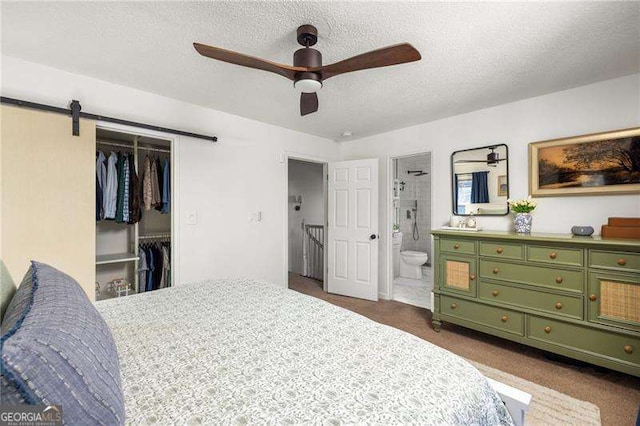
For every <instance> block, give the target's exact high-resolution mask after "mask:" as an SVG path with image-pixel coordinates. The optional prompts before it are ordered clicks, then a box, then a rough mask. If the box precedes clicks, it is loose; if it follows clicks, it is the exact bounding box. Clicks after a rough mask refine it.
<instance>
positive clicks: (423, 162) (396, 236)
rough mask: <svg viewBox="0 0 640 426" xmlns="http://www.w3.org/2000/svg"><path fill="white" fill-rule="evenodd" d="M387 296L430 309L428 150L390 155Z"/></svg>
mask: <svg viewBox="0 0 640 426" xmlns="http://www.w3.org/2000/svg"><path fill="white" fill-rule="evenodd" d="M390 166H391V173H390V175H391V182H390V183H391V203H390V207H391V211H390V212H389V217H390V219H391V222H392V223H391V226H392V228H391V229H392V238H391V263H390V264H391V265H392V267H391V269H392V273H391V274H390V275H391V276H390V285H389V290H390V296H391V299H393V300H396V301H398V302H402V303H407V304H410V305H414V306H419V307H422V308H426V309H431V307H432V306H431V300H432V297H431V292H432V289H433V277H432V272H431V271H432V268H431V259H432V256H431V211H432V201H431V193H432V191H431V170H432V165H431V153H430V152H425V153H418V154H412V155H408V156H402V157H396V158H392V159H391V165H390Z"/></svg>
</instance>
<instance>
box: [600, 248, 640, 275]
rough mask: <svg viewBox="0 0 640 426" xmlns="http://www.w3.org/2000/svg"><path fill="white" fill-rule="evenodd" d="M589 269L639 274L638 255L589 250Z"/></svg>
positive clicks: (639, 262)
mask: <svg viewBox="0 0 640 426" xmlns="http://www.w3.org/2000/svg"><path fill="white" fill-rule="evenodd" d="M589 266H590V267H591V268H605V269H615V270H617V271H633V272H640V253H629V252H607V251H600V250H589Z"/></svg>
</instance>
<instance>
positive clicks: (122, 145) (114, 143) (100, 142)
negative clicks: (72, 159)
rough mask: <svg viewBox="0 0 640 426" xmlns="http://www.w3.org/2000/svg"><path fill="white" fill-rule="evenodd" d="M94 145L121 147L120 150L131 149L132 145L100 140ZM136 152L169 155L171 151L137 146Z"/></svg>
mask: <svg viewBox="0 0 640 426" xmlns="http://www.w3.org/2000/svg"><path fill="white" fill-rule="evenodd" d="M96 143H97V144H98V145H108V146H116V147H121V148H128V149H133V145H127V144H123V143H117V142H110V141H106V140H100V139H98V140H96ZM138 150H144V151H154V152H166V153H168V154H171V151H170V150H168V149H160V148H151V147H146V146H138Z"/></svg>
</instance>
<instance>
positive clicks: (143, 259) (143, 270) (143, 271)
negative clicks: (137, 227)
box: [138, 247, 149, 293]
mask: <svg viewBox="0 0 640 426" xmlns="http://www.w3.org/2000/svg"><path fill="white" fill-rule="evenodd" d="M138 258H139V259H138V293H143V292H144V291H145V290H146V283H147V273H148V272H149V266H147V253H146V252H145V250H144V249H143V248H142V247H138Z"/></svg>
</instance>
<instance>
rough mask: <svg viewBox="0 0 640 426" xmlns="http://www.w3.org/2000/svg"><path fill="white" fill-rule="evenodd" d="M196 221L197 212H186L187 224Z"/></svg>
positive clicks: (193, 223)
mask: <svg viewBox="0 0 640 426" xmlns="http://www.w3.org/2000/svg"><path fill="white" fill-rule="evenodd" d="M197 223H198V213H197V212H189V213H187V225H195V224H197Z"/></svg>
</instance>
